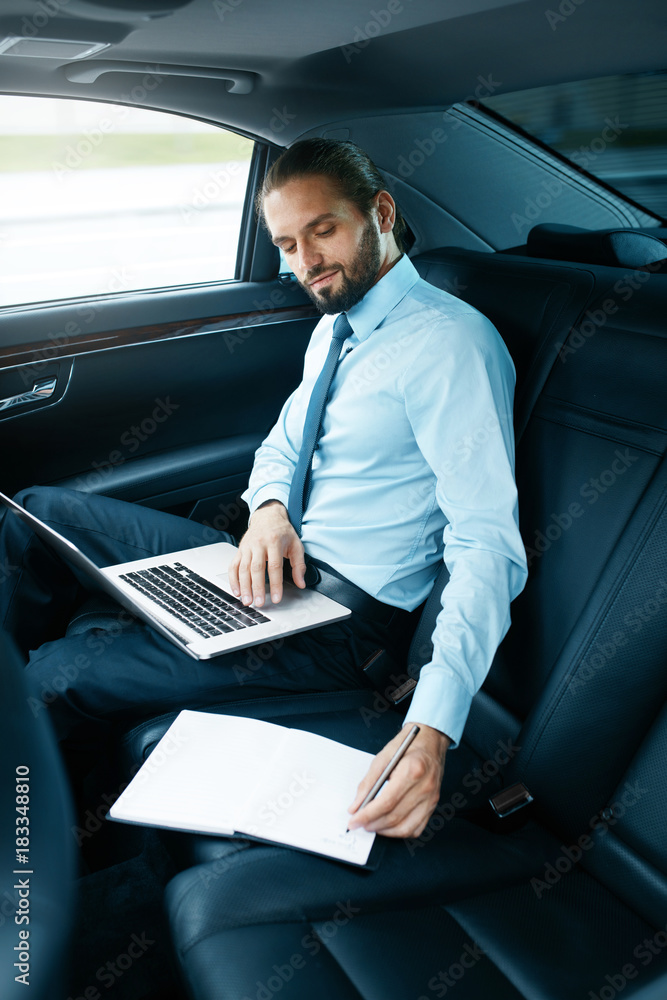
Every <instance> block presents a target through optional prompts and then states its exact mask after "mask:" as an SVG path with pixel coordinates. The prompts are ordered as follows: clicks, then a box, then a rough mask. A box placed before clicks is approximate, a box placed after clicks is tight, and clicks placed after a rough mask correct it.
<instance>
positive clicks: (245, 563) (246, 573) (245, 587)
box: [239, 556, 252, 604]
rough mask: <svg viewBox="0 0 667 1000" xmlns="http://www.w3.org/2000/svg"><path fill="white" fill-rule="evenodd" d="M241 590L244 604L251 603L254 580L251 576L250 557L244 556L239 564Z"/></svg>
mask: <svg viewBox="0 0 667 1000" xmlns="http://www.w3.org/2000/svg"><path fill="white" fill-rule="evenodd" d="M239 590H240V594H241V601H242V602H243V604H250V603H251V601H252V580H251V578H250V559H249V557H248V556H242V558H241V562H240V564H239Z"/></svg>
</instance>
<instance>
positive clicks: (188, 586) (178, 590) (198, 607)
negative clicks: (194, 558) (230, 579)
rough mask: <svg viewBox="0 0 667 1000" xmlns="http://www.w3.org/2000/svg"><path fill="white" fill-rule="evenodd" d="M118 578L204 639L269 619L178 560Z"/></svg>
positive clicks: (250, 626) (249, 626)
mask: <svg viewBox="0 0 667 1000" xmlns="http://www.w3.org/2000/svg"><path fill="white" fill-rule="evenodd" d="M120 579H121V580H124V581H125V583H129V584H130V585H131V586H132V587H134V588H135V589H136V590H138V591H139V592H140V593H142V594H144V595H145V596H146V597H150V598H151V600H152V601H154V602H155V603H156V604H158V605H159V606H160V607H161V608H164V610H165V611H168V612H169V613H170V614H172V615H173V616H174V617H175V618H178V620H179V621H181V622H183V624H184V625H187V626H188V628H191V629H192V630H193V631H194V632H196V633H197V634H198V635H201V636H204V637H205V638H208V637H210V636H214V635H223V633H225V632H235V631H238V630H239V629H243V628H252V627H253V626H254V625H259V624H261V623H262V622H268V621H270V619H269V618H267V617H266V615H263V614H262V613H261V612H260V611H257V610H256V609H255V608H252V607H248V608H247V607H246V606H245V605H244V604H242V603H241V601H238V600H237V599H236V598H235V597H233V596H232V595H231V594H228V593H227V592H226V591H225V590H222V589H221V588H220V587H216V585H215V584H214V583H211V582H210V581H209V580H205V579H204V577H202V576H199V575H198V574H197V573H195V572H193V571H192V570H191V569H188V568H187V566H184V565H183V564H182V563H178V562H177V563H174V564H173V565H171V566H169V565H167V564H165V565H164V566H155V567H153V568H152V569H140V570H136V571H135V572H133V573H126V574H125V575H124V576H121V577H120Z"/></svg>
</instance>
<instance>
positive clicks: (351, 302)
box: [299, 219, 382, 314]
mask: <svg viewBox="0 0 667 1000" xmlns="http://www.w3.org/2000/svg"><path fill="white" fill-rule="evenodd" d="M381 263H382V253H381V250H380V234H379V233H378V231H377V229H376V228H375V225H374V224H373V222H372V221H371V220H370V219H369V220H368V222H367V224H366V226H365V228H364V230H363V232H362V234H361V239H360V240H359V248H358V250H357V252H356V255H355V256H354V259H353V260H352V261H351V263H350V265H349V266H348V267H345V266H344V265H343V264H338V263H334V264H328V265H326V266H325V265H324V264H322V265H320V266H319V267H314V268H313V269H312V270H311V271H309V272H308V275H307V278H308V281H313V280H314V279H315V278H317V277H318V276H319V275H320V274H326V272H327V271H331V270H332V269H335V270H337V271H338V272H339V274H340V276H341V286H340V288H339V289H338V291H334V290H333V289H332V288H323V289H322V291H321V292H315V291H313V290H312V289H311V287H310V285H308V284H305V283H304V282H301V281H300V282H299V284H300V285H301V287H302V288H303V290H304V291H305V292H306V293H307V294H308V296H309V297H310V298H311V299H312V301H313V302H314V303H315V305H316V306H317V308H318V309H319V310H320V312H323V313H329V314H331V313H341V312H347V311H348V309H351V308H352V306H356V304H357V302H360V301H361V300H362V299H363V297H364V295H365V294H366V292H367V291H368V289H369V288H370V287H371V286H372V285H373V284H374V283H375V280H376V278H377V276H378V272H379V270H380V265H381Z"/></svg>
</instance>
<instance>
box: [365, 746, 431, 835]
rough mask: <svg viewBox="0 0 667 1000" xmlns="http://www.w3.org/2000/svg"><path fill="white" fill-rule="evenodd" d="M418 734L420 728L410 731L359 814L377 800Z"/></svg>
mask: <svg viewBox="0 0 667 1000" xmlns="http://www.w3.org/2000/svg"><path fill="white" fill-rule="evenodd" d="M418 732H419V726H413V727H412V729H411V730H410V732H409V733H408V734H407V736H406V737H405V739H404V740H403V742H402V743H401V745H400V746H399V747H398V748H397V750H396V753H395V754H394V756H393V757H392V758H391V760H390V761H389V763H388V764H387V766H386V767H385V769H384V771H383V772H382V774H381V775H380V777H379V778H378V780H377V781H376V782H375V784H374V785H373V787H372V788H371V790H370V792H369V793H368V795H367V796H366V798H365V799H364V801H363V802H362V803H361V805H360V806H359V809H357V812H359V810H360V809H363V808H364V806H367V805H368V803H369V802H372V800H373V799H374V798H375V796H376V795H377V793H378V792H379V791H380V789H381V788H382V786H383V785H384V783H385V781H386V780H387V778H388V777H389V775H390V774H391V772H392V771H393V770H394V768H395V767H396V765H397V764H398V762H399V760H400V759H401V757H402V756H403V754H404V753H405V751H406V750H407V749H408V747H409V746H410V744H411V743H412V741H413V740H414V738H415V736H416V735H417V733H418ZM348 832H349V831H348Z"/></svg>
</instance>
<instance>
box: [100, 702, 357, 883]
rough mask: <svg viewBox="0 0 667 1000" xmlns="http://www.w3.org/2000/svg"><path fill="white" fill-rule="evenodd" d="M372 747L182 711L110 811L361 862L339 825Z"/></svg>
mask: <svg viewBox="0 0 667 1000" xmlns="http://www.w3.org/2000/svg"><path fill="white" fill-rule="evenodd" d="M372 759H373V755H372V754H369V753H365V752H364V751H362V750H356V749H354V748H353V747H348V746H345V745H344V744H342V743H336V742H335V741H334V740H329V739H326V738H325V737H323V736H316V735H313V734H312V733H306V732H303V731H302V730H300V729H287V728H286V727H285V726H277V725H275V724H273V723H270V722H261V721H259V720H256V719H248V718H240V717H238V716H234V715H216V714H212V713H209V712H194V711H190V710H184V711H182V712H181V713H180V714H179V715H178V717H177V718H176V719H175V721H174V722H173V723H172V725H171V726H170V727H169V729H168V730H167V732H166V733H165V735H164V736H163V737H162V739H161V740H160V742H159V743H158V745H157V746H156V748H155V750H154V751H153V753H152V754H151V756H150V757H149V758H148V759H147V760H146V761H145V763H144V764H143V765H142V767H141V768H140V770H139V771H137V773H136V775H135V776H134V778H133V779H132V781H131V782H130V784H129V785H128V786H127V788H126V789H125V791H124V792H123V793H122V795H121V796H120V798H118V799H117V801H116V802H115V803H114V805H113V806H112V807H111V809H110V810H109V818H110V819H114V820H120V821H122V822H126V823H141V824H144V825H148V826H159V827H167V828H170V829H174V830H186V831H189V832H192V833H208V834H221V835H227V836H231V835H233V834H242V835H243V836H247V837H253V838H258V839H260V840H267V841H272V842H273V843H277V844H284V845H286V846H289V847H295V848H298V849H300V850H304V851H311V852H314V853H316V854H324V855H327V856H329V857H332V858H338V859H339V860H341V861H347V862H349V863H351V864H356V865H364V864H366V862H367V861H368V856H369V854H370V851H371V847H372V846H373V841H374V839H375V834H374V833H369V832H368V831H366V830H354V831H350V832H349V833H348V832H346V828H347V821H348V820H349V818H350V816H349V813H348V812H347V807H348V806H349V805H350V803H351V802H352V800H353V798H354V796H355V793H356V789H357V785H358V784H359V782H360V780H361V779H362V778H363V776H364V775H365V774H366V771H367V770H368V767H369V765H370V762H371V760H372Z"/></svg>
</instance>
